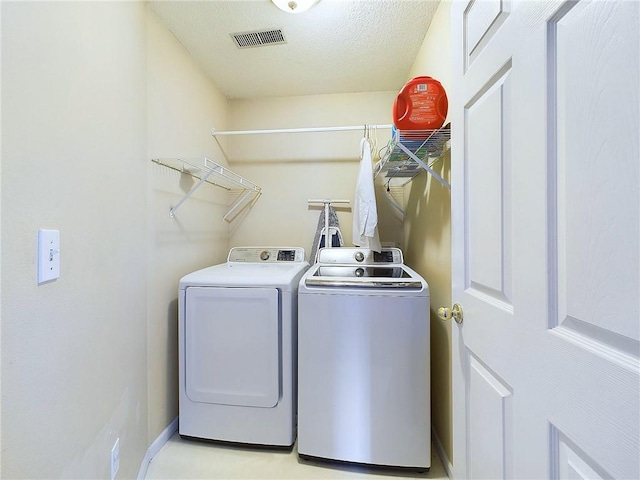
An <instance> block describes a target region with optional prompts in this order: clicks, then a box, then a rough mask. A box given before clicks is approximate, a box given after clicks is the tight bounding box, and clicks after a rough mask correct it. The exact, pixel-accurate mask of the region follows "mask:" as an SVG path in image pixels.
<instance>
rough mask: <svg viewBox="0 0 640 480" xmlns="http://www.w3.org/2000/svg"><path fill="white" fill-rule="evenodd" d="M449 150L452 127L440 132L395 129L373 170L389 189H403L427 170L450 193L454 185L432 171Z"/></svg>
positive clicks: (443, 128) (444, 128)
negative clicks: (401, 187)
mask: <svg viewBox="0 0 640 480" xmlns="http://www.w3.org/2000/svg"><path fill="white" fill-rule="evenodd" d="M450 148H451V124H447V125H446V126H444V127H442V128H441V129H439V130H396V131H395V133H394V135H393V137H392V139H391V140H390V141H389V144H388V145H387V147H386V151H385V152H384V153H383V154H382V155H381V159H380V161H379V162H378V163H377V164H376V165H375V167H374V176H375V177H377V176H379V175H383V176H384V177H385V179H386V180H385V182H384V183H385V184H386V185H388V186H389V185H393V186H402V185H406V184H407V183H408V182H410V181H411V180H412V179H413V178H414V177H415V176H416V175H418V174H419V173H420V172H421V171H422V170H426V171H427V172H428V173H429V174H431V175H433V177H434V178H435V179H436V180H438V182H440V183H441V184H442V185H443V186H444V187H445V188H447V189H449V190H451V185H450V184H449V183H448V182H447V181H446V180H444V179H443V178H442V177H441V176H440V175H438V173H436V172H435V171H434V170H433V169H432V168H431V167H432V166H433V164H434V163H435V162H436V161H438V160H439V159H440V158H441V157H442V156H443V155H444V154H445V153H446V152H447V151H448V150H449V149H450Z"/></svg>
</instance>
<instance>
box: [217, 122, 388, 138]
mask: <svg viewBox="0 0 640 480" xmlns="http://www.w3.org/2000/svg"><path fill="white" fill-rule="evenodd" d="M392 126H393V125H390V124H389V125H350V126H346V127H309V128H276V129H271V130H235V131H226V132H219V131H217V130H216V129H215V128H213V129H211V135H213V136H214V137H219V136H224V135H258V134H264V133H313V132H346V131H353V130H363V131H364V129H365V128H380V129H385V128H386V129H388V130H391V128H392Z"/></svg>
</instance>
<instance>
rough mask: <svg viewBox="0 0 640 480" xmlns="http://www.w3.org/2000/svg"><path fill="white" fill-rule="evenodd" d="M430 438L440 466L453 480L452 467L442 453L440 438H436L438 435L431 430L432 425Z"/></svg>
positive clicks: (443, 452)
mask: <svg viewBox="0 0 640 480" xmlns="http://www.w3.org/2000/svg"><path fill="white" fill-rule="evenodd" d="M431 437H432V438H433V443H434V444H435V446H436V452H438V456H439V457H440V461H441V462H442V466H443V467H444V469H445V470H446V471H447V476H448V477H449V478H450V479H451V480H453V478H454V476H453V465H451V462H450V461H449V458H448V457H447V454H446V453H445V451H444V447H443V446H442V442H441V441H440V437H438V434H437V433H436V431H435V430H434V429H433V425H432V426H431Z"/></svg>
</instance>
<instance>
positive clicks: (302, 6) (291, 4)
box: [271, 0, 319, 13]
mask: <svg viewBox="0 0 640 480" xmlns="http://www.w3.org/2000/svg"><path fill="white" fill-rule="evenodd" d="M271 1H272V2H273V4H274V5H275V6H276V7H278V8H279V9H280V10H282V11H283V12H287V13H302V12H306V11H307V10H309V9H310V8H311V7H313V6H314V5H315V4H316V3H318V1H319V0H271Z"/></svg>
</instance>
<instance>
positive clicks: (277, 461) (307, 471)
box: [145, 433, 448, 480]
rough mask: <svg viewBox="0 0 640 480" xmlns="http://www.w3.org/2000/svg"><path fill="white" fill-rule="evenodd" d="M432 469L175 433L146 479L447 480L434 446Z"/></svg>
mask: <svg viewBox="0 0 640 480" xmlns="http://www.w3.org/2000/svg"><path fill="white" fill-rule="evenodd" d="M431 452H432V453H431V470H430V471H429V472H428V473H424V474H420V473H415V472H405V471H398V470H390V469H373V468H365V467H361V466H353V465H348V466H347V465H340V464H331V463H325V462H308V461H303V460H299V459H298V455H297V453H296V450H295V447H294V449H293V450H292V451H272V450H262V449H251V448H238V447H230V446H222V445H219V444H215V443H206V442H199V441H194V440H184V439H182V438H180V436H179V435H178V434H177V433H176V434H174V435H173V436H172V437H171V439H170V440H169V441H168V442H167V443H166V444H165V445H164V447H162V449H161V450H160V452H159V453H158V454H157V455H156V456H155V457H154V458H153V460H151V463H150V464H149V468H148V470H147V475H146V477H145V478H146V480H156V479H158V480H159V479H174V480H175V479H189V478H201V479H204V478H206V479H223V478H224V479H299V480H304V479H362V480H374V479H378V480H393V479H403V480H407V479H411V478H414V479H425V478H436V479H447V478H448V477H447V473H446V471H445V469H444V468H443V466H442V463H441V462H440V458H439V457H438V454H437V453H436V452H435V449H434V448H433V447H432V449H431Z"/></svg>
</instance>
